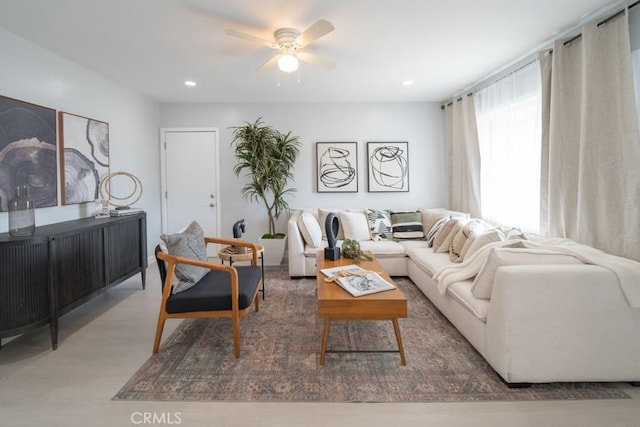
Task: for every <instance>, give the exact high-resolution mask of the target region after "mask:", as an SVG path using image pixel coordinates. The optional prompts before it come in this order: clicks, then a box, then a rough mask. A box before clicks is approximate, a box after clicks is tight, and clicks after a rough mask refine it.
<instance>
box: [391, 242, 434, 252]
mask: <svg viewBox="0 0 640 427" xmlns="http://www.w3.org/2000/svg"><path fill="white" fill-rule="evenodd" d="M396 243H398V244H399V245H402V247H403V248H404V249H405V250H407V249H412V248H428V247H429V244H428V243H427V241H426V240H400V241H398V242H396Z"/></svg>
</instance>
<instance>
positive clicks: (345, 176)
mask: <svg viewBox="0 0 640 427" xmlns="http://www.w3.org/2000/svg"><path fill="white" fill-rule="evenodd" d="M316 166H317V171H318V193H357V192H358V144H357V143H356V142H316Z"/></svg>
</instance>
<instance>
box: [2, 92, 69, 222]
mask: <svg viewBox="0 0 640 427" xmlns="http://www.w3.org/2000/svg"><path fill="white" fill-rule="evenodd" d="M56 152H57V135H56V110H53V109H51V108H47V107H43V106H41V105H36V104H32V103H30V102H25V101H20V100H18V99H13V98H8V97H5V96H0V211H3V212H6V211H7V210H8V202H9V200H11V199H13V198H14V197H15V195H16V187H18V186H23V185H26V186H27V187H28V188H29V196H30V197H31V198H32V199H33V202H34V206H35V207H36V208H44V207H49V206H56V205H57V204H58V163H57V161H56Z"/></svg>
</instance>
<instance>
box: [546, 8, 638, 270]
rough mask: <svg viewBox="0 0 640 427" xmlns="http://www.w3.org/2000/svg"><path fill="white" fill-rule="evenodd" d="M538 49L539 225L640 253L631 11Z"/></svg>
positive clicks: (559, 233)
mask: <svg viewBox="0 0 640 427" xmlns="http://www.w3.org/2000/svg"><path fill="white" fill-rule="evenodd" d="M596 24H597V23H596V22H592V23H589V24H587V25H585V26H584V27H583V28H582V37H581V38H580V39H578V40H575V41H573V42H572V43H571V45H568V46H564V43H563V42H564V41H563V40H558V41H556V43H555V45H554V48H553V53H552V54H551V55H548V54H544V53H543V54H541V55H540V63H541V69H542V73H543V75H542V92H543V94H542V95H543V125H542V131H543V141H542V146H543V148H542V179H541V193H542V197H541V201H542V203H541V208H542V212H541V218H542V230H544V231H545V232H546V234H548V235H550V236H559V237H568V238H571V239H574V240H576V241H578V242H581V243H585V244H588V245H591V246H594V247H596V248H598V249H602V250H604V251H606V252H609V253H612V254H615V255H621V256H625V257H629V258H633V259H639V260H640V135H639V132H638V122H637V117H636V107H635V102H634V98H633V97H634V88H633V77H632V70H631V48H630V44H629V28H628V19H627V14H624V15H621V16H619V17H616V18H614V19H612V20H610V21H609V22H607V23H606V25H602V26H600V27H598V26H597V25H596Z"/></svg>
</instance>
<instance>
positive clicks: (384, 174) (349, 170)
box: [316, 142, 409, 193]
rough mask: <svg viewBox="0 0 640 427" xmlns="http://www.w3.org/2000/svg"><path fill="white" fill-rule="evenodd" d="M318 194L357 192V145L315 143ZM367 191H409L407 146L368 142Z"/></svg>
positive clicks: (355, 143) (352, 143)
mask: <svg viewBox="0 0 640 427" xmlns="http://www.w3.org/2000/svg"><path fill="white" fill-rule="evenodd" d="M316 171H317V190H318V193H357V192H358V176H359V175H358V143H357V142H316ZM367 173H368V180H367V182H368V191H369V192H370V193H381V192H408V191H409V143H408V142H367Z"/></svg>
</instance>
